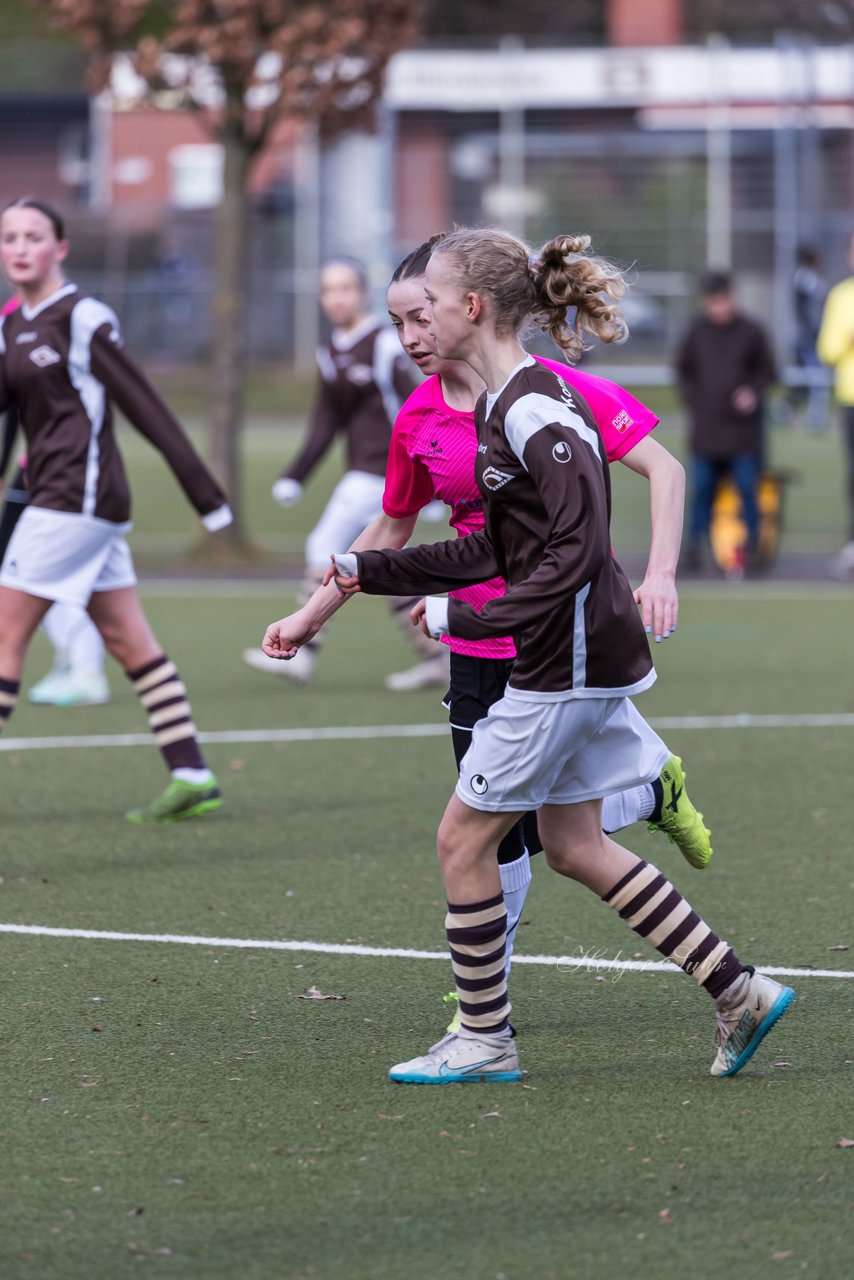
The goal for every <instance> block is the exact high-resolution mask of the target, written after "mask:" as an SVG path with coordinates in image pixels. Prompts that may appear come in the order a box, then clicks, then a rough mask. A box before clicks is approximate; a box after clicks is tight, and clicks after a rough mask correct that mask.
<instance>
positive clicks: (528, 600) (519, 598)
mask: <svg viewBox="0 0 854 1280" xmlns="http://www.w3.org/2000/svg"><path fill="white" fill-rule="evenodd" d="M588 245H589V240H588V238H587V237H572V236H561V237H558V238H557V239H555V240H553V241H551V242H549V243H548V244H546V245H545V246H543V248H542V249H540V250H539V251H538V252H536V253H533V254H532V253H531V251H530V248H529V246H528V245H526V244H524V243H523V242H522V241H520V240H518V239H516V238H515V237H513V236H510V235H508V234H507V233H505V232H502V231H465V230H462V231H458V232H455V233H453V234H451V235H450V236H448V237H446V238H445V239H443V240H442V241H441V242H440V244H438V245H437V246H436V248H435V249H434V251H433V254H432V256H431V259H430V262H429V264H428V267H427V275H426V284H427V297H428V308H427V313H426V314H427V315H428V318H429V328H430V331H431V333H433V335H434V336H435V339H436V344H437V350H438V354H439V355H440V357H443V358H446V359H462V360H465V361H466V362H467V363H468V364H469V365H470V366H471V367H472V368H473V369H474V370H475V371H476V372H477V373H478V374H479V375H480V377H481V378H482V379H483V381H484V382H485V384H486V392H485V393H484V394H483V396H482V397H481V399H480V400H479V401H478V405H477V410H476V425H477V432H478V441H479V444H478V459H477V479H478V485H479V488H480V491H481V494H482V496H483V499H484V504H485V511H486V527H485V529H483V530H482V531H481V532H478V533H473V534H471V535H469V536H468V537H466V538H463V539H458V540H456V541H453V542H445V543H436V544H433V545H426V546H421V547H416V548H408V549H405V550H400V551H395V550H385V551H367V552H358V553H349V554H346V555H336V556H335V557H334V562H335V565H336V567H337V571H338V572H337V577H336V582H337V584H338V586H339V589H340V590H341V591H342V592H344V593H352V592H354V591H358V590H366V591H368V592H373V593H377V594H389V593H391V592H394V593H398V594H400V593H403V592H406V593H410V592H412V593H415V592H419V591H421V592H437V591H447V590H449V589H454V588H459V587H462V586H466V585H469V584H471V583H475V582H483V581H486V580H488V579H490V578H492V577H494V576H496V575H497V574H500V575H501V576H502V577H504V578H505V579H506V580H507V583H508V586H507V590H506V593H505V594H504V595H503V596H501V597H499V598H497V599H495V600H492V601H490V602H489V603H488V604H486V605H485V606H484V607H483V608H481V609H480V611H479V612H478V611H476V610H475V609H474V608H473V607H472V606H471V605H470V604H468V603H465V602H464V601H462V600H459V599H452V600H450V601H448V600H446V599H441V598H438V597H434V598H429V599H428V600H427V601H426V603H425V604H424V605H423V607H421V609H420V610H419V612H421V613H422V614H423V620H424V625H425V628H426V630H427V631H428V632H429V633H431V634H433V635H439V634H449V635H456V636H461V637H463V638H466V639H472V640H475V639H480V638H487V637H490V636H498V635H506V634H508V633H509V634H512V635H513V636H514V639H515V641H516V648H517V654H518V657H517V660H516V664H515V666H514V668H513V671H512V673H511V676H510V679H509V682H508V686H507V690H506V693H505V696H504V697H503V698H502V699H501V700H500V701H499V702H498V703H496V704H494V705H493V706H492V707H491V709H490V713H489V715H488V717H486V719H484V720H481V721H479V722H478V724H477V725H475V728H474V733H473V739H472V745H471V747H470V749H469V751H468V753H467V755H466V756H465V758H464V760H463V762H462V766H461V771H460V779H459V782H458V784H457V787H456V789H455V791H454V794H453V795H452V796H451V799H450V801H449V803H448V806H447V809H446V811H445V815H444V817H443V819H442V822H441V825H440V828H439V835H438V851H439V858H440V862H441V867H442V872H443V876H444V880H445V889H446V894H447V899H448V914H447V917H446V922H445V926H446V935H447V940H448V945H449V949H450V952H451V959H452V963H453V967H454V976H455V981H456V986H457V994H458V996H459V1002H460V1014H461V1028H460V1031H459V1033H456V1034H454V1033H449V1035H447V1036H445V1037H444V1038H443V1039H442V1040H440V1041H439V1042H438V1043H437V1044H435V1045H434V1046H433V1047H432V1048H431V1049H430V1050H429V1051H428V1052H427V1053H426V1054H425V1055H422V1056H420V1057H418V1058H414V1059H412V1060H411V1061H409V1062H405V1063H401V1064H399V1065H398V1066H396V1067H394V1068H392V1071H391V1073H390V1074H391V1078H392V1079H393V1080H399V1081H403V1082H410V1083H431V1084H436V1083H450V1082H455V1081H471V1080H517V1079H519V1078H520V1076H521V1071H520V1069H519V1061H518V1056H517V1052H516V1046H515V1042H514V1039H513V1037H512V1033H511V1029H510V1026H509V1022H508V1018H509V1013H510V1005H509V1001H508V999H507V984H506V975H505V964H504V955H505V935H506V919H507V917H506V911H505V905H504V898H503V894H502V890H501V882H500V878H499V873H498V866H497V860H496V856H495V855H496V848H497V845H498V843H499V841H500V840H501V839H502V838H503V836H504V835H505V834H506V832H507V831H509V830H510V829H511V827H512V826H513V824H514V823H515V822H516V821H517V820H518V817H519V814H520V813H522V812H524V811H525V810H534V809H536V810H539V828H540V836H541V839H542V842H543V846H544V851H545V855H546V859H547V861H548V863H549V865H550V866H551V867H552V868H553V869H554V870H556V871H558V872H559V873H560V874H562V875H565V876H568V877H569V878H571V879H573V880H576V881H578V882H579V883H581V884H583V885H585V886H586V887H587V888H589V889H591V890H593V891H594V892H595V893H597V894H598V895H599V896H600V897H601V898H602V899H603V901H605V902H607V903H608V904H610V905H611V906H612V907H614V908H615V909H616V910H617V911H618V912H619V914H620V916H621V918H622V919H624V920H625V921H626V922H627V924H628V925H629V926H630V927H631V928H632V929H634V930H635V931H636V932H637V933H638V934H639V935H640V936H642V937H644V938H646V939H647V940H648V941H649V942H650V943H652V945H653V946H655V947H656V948H657V950H658V951H659V952H660V953H661V954H662V955H663V956H664V957H665V958H666V959H668V960H671V961H673V962H675V963H676V964H678V965H679V967H680V968H682V969H683V970H684V971H685V972H686V973H688V974H690V975H691V976H692V977H693V978H694V981H695V982H696V983H697V984H698V985H700V986H702V987H704V988H705V989H706V991H707V992H708V993H709V995H710V996H711V997H712V998H713V999H714V1000H715V1002H716V1004H717V1011H718V1032H717V1035H716V1049H717V1052H716V1056H715V1059H714V1062H713V1064H712V1068H711V1070H712V1073H713V1074H714V1075H732V1074H734V1073H735V1072H737V1071H738V1070H740V1069H741V1067H742V1066H743V1065H744V1064H745V1063H746V1062H747V1061H748V1059H749V1058H750V1057H751V1056H752V1054H753V1053H754V1051H755V1050H756V1048H757V1047H758V1045H759V1043H760V1041H761V1040H762V1038H763V1037H764V1035H765V1034H766V1033H767V1032H768V1031H769V1030H770V1029H771V1027H772V1026H773V1025H774V1023H775V1022H776V1021H777V1019H778V1018H779V1017H780V1016H781V1014H782V1013H783V1012H784V1011H785V1009H786V1008H787V1007H788V1005H789V1003H790V1002H791V1000H792V998H793V995H794V993H793V992H792V991H791V990H790V989H789V988H786V987H782V986H780V985H779V984H778V983H776V982H774V981H772V980H771V979H770V978H767V977H764V976H763V975H760V974H757V973H755V972H754V970H753V969H752V968H751V967H750V966H745V965H743V964H742V963H741V961H740V960H739V959H738V957H737V956H736V955H735V953H734V952H733V950H732V948H731V947H730V946H729V945H728V944H727V943H726V942H724V941H722V940H721V939H720V938H719V937H718V936H717V934H715V933H714V932H713V930H712V929H711V928H710V927H709V926H708V925H707V924H706V923H705V922H704V921H703V920H702V919H701V918H700V916H699V915H698V914H697V913H696V912H695V911H694V910H693V909H692V907H691V906H690V904H689V903H688V902H686V901H685V899H684V898H683V897H682V895H681V894H680V893H679V892H678V890H677V889H675V888H674V887H673V885H672V884H671V883H670V882H669V881H668V880H667V878H666V877H665V876H664V875H663V874H662V873H661V872H660V871H659V870H658V869H657V868H656V867H654V866H653V865H652V864H650V863H647V862H645V861H643V860H642V859H640V858H638V857H636V856H635V854H633V853H631V852H629V850H627V849H624V848H622V847H621V846H620V845H617V844H615V843H614V842H613V841H612V840H611V839H610V838H609V837H608V836H607V835H606V834H605V833H604V832H603V830H602V798H603V797H604V796H606V795H609V794H611V793H613V792H615V791H618V790H620V789H621V788H622V787H624V786H625V785H626V784H627V779H629V778H630V779H631V780H632V782H636V781H637V780H638V779H647V780H649V777H650V771H649V763H650V762H649V761H648V760H646V759H645V750H646V747H645V741H644V737H643V735H642V734H639V733H638V731H637V725H636V721H635V716H636V714H637V713H635V712H633V708H632V706H631V703H630V701H629V698H630V697H631V696H632V695H634V694H636V693H639V692H641V691H643V690H644V689H646V688H648V687H649V686H650V684H651V683H652V682H653V680H654V679H655V672H654V669H653V666H652V660H651V657H650V653H649V647H648V644H647V640H646V636H645V633H644V628H643V625H642V623H641V621H640V618H639V617H638V614H637V610H636V607H635V604H634V601H633V598H632V592H631V588H630V587H629V584H628V582H627V581H626V578H625V576H624V574H623V572H622V570H621V569H620V567H619V565H618V563H617V562H616V560H615V559H614V558H613V556H612V554H611V550H610V537H609V517H610V490H609V483H608V468H607V460H606V458H605V455H604V449H603V447H602V440H601V437H600V435H599V432H598V430H597V428H596V425H595V422H594V420H593V417H592V414H591V413H590V411H589V409H588V407H587V405H586V403H585V401H584V400H583V399H582V397H581V396H580V395H579V394H578V392H577V391H576V390H575V389H574V388H570V387H569V385H568V384H567V383H566V381H565V380H564V379H563V378H562V377H561V376H560V375H559V374H558V373H556V372H555V371H554V370H551V369H549V368H547V367H545V366H543V365H541V364H538V363H537V362H536V361H534V360H533V359H532V358H531V357H530V356H528V355H527V353H526V352H525V350H524V349H523V348H522V346H521V344H520V341H519V332H520V330H521V328H522V327H523V325H524V324H525V323H526V322H527V321H528V320H529V319H530V318H534V319H535V320H536V321H537V322H538V323H539V324H540V325H541V327H543V328H544V329H545V330H546V331H547V332H548V333H549V334H550V335H551V336H552V338H554V339H555V340H556V341H557V342H558V343H559V345H560V346H562V347H563V349H564V350H565V351H566V352H567V353H568V354H569V355H570V357H575V356H577V355H578V353H579V351H580V349H581V348H582V346H583V341H584V337H585V334H587V333H590V334H593V335H595V336H597V337H600V338H604V339H605V340H611V341H613V340H614V339H615V338H619V337H621V336H623V334H624V333H625V326H624V323H623V321H622V317H621V315H620V312H619V309H618V305H617V304H618V300H619V297H620V296H621V294H622V292H623V290H624V288H625V284H624V282H623V280H622V278H621V276H620V273H619V271H618V270H617V268H616V267H614V266H613V264H610V263H607V262H604V261H603V260H601V259H597V258H593V257H590V256H588V255H587V253H586V250H587V248H588ZM570 308H572V309H573V312H574V321H573V324H572V325H570V324H569V322H568V320H567V314H568V310H569V309H570Z"/></svg>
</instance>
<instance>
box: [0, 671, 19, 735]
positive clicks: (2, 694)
mask: <svg viewBox="0 0 854 1280" xmlns="http://www.w3.org/2000/svg"><path fill="white" fill-rule="evenodd" d="M20 690H21V682H20V680H4V679H3V678H2V677H0V733H2V732H3V730H4V729H5V727H6V721H7V720H8V719H9V716H10V715H11V714H12V712H13V711H14V710H15V704H16V703H17V701H18V694H19V693H20Z"/></svg>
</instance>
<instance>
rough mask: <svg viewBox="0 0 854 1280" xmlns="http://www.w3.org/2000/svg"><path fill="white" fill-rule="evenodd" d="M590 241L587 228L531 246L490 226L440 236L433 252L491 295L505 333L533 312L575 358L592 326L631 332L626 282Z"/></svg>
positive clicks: (604, 336) (596, 332)
mask: <svg viewBox="0 0 854 1280" xmlns="http://www.w3.org/2000/svg"><path fill="white" fill-rule="evenodd" d="M589 246H590V237H589V236H581V235H573V236H556V237H555V239H554V240H549V242H548V243H547V244H544V245H543V247H542V248H541V249H538V250H536V251H534V252H533V253H532V252H531V250H530V248H529V246H528V245H526V244H525V242H524V241H523V240H520V239H518V238H517V237H516V236H513V235H510V234H509V232H507V231H499V230H496V229H490V228H488V229H486V230H483V231H481V230H466V229H462V230H459V231H452V232H450V233H449V234H447V235H444V236H440V237H438V243H437V244H436V246H435V248H434V249H433V251H432V252H433V253H434V254H442V255H447V256H448V257H449V258H451V259H452V261H453V263H454V266H455V268H456V272H457V275H458V277H459V281H460V284H461V286H462V288H463V290H464V291H468V290H472V291H473V292H475V293H480V294H484V295H486V296H488V297H489V298H490V300H491V302H492V307H493V312H494V316H495V325H496V329H497V331H498V332H499V333H500V332H507V331H511V332H513V333H518V332H519V331H520V330H521V329H522V328H523V326H524V325H525V323H526V321H527V320H533V321H534V323H535V324H537V325H538V326H539V327H540V328H541V329H544V330H545V332H546V333H547V334H548V335H549V337H550V338H551V339H552V340H553V341H554V342H555V343H557V345H558V346H559V347H560V348H561V349H562V350H563V351H564V352H565V353H566V355H567V357H568V358H569V359H570V360H573V361H574V360H577V359H578V358H579V357H580V356H581V354H582V353H583V352H584V351H585V350H586V345H585V342H584V338H585V336H586V335H587V334H590V335H592V336H593V337H596V338H598V339H599V340H600V341H601V342H624V341H625V339H626V338H627V337H628V332H629V330H628V325H627V324H626V321H625V318H624V317H623V314H622V312H621V311H620V308H619V305H618V304H619V300H620V298H621V297H622V296H623V294H624V293H625V292H626V289H627V287H628V285H627V282H626V280H625V279H624V278H623V275H622V272H621V271H620V268H619V267H617V266H616V264H615V263H613V262H609V261H607V259H605V258H598V257H594V256H593V255H590V254H588V253H587V252H586V250H587V249H588V248H589ZM421 248H422V250H423V249H424V248H425V246H422V247H421ZM418 252H421V250H416V253H418ZM404 265H405V263H402V264H401V267H399V268H398V270H399V271H400V270H401V269H402V268H403V266H404ZM395 278H397V275H395ZM569 313H571V315H570V314H569Z"/></svg>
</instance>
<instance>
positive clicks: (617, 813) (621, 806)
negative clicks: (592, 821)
mask: <svg viewBox="0 0 854 1280" xmlns="http://www.w3.org/2000/svg"><path fill="white" fill-rule="evenodd" d="M654 810H655V792H654V791H653V789H652V783H651V782H645V783H643V785H642V786H640V787H629V789H628V791H618V792H617V793H616V795H613V796H606V797H605V799H604V800H603V801H602V830H603V831H605V832H607V833H608V834H609V835H610V833H611V832H612V831H622V829H623V827H630V826H631V825H632V823H634V822H643V820H644V818H650V817H652V814H653V812H654Z"/></svg>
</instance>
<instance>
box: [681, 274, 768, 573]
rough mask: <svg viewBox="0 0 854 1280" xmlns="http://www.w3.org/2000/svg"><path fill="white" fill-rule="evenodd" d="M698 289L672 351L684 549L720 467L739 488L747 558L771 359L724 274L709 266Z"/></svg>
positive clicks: (754, 526)
mask: <svg viewBox="0 0 854 1280" xmlns="http://www.w3.org/2000/svg"><path fill="white" fill-rule="evenodd" d="M701 294H702V307H703V310H702V314H701V315H699V316H697V317H696V319H694V320H693V321H692V322H691V324H690V326H689V327H688V330H687V332H686V334H685V336H684V338H683V339H682V342H681V343H680V346H679V351H678V354H677V358H676V375H677V379H678V384H679V390H680V392H681V394H682V397H683V399H684V400H685V403H686V405H687V406H688V410H689V417H690V445H691V461H692V473H693V502H692V509H691V522H690V527H689V537H690V552H691V555H692V557H693V558H694V559H695V560H696V559H698V558H699V556H700V554H701V549H702V546H703V544H704V543H705V541H706V540H707V539H708V534H709V527H710V525H711V518H712V504H713V502H714V497H715V490H716V488H717V485H718V481H719V479H720V478H721V477H722V476H723V475H726V474H728V475H730V476H731V477H732V480H733V483H734V484H735V485H736V487H737V488H738V491H739V494H740V496H741V504H742V510H743V515H744V523H745V525H746V527H747V545H746V547H745V549H744V550H745V556H746V558H748V559H752V558H753V555H754V553H755V551H756V548H757V544H758V541H759V510H758V506H757V501H756V491H757V483H758V479H759V471H760V467H761V465H762V451H763V442H762V431H763V411H764V393H765V390H766V388H767V387H768V386H769V385H770V384H771V383H772V382H773V381H774V378H775V370H774V359H773V356H772V354H771V349H770V346H769V342H768V339H767V337H766V335H765V332H764V330H763V329H762V328H761V327H760V326H759V325H758V324H757V323H756V321H755V320H751V319H750V317H749V316H746V315H744V314H742V312H741V311H740V310H739V308H738V304H737V302H736V298H735V294H734V292H733V286H732V280H731V278H730V277H729V275H727V274H726V273H725V272H722V271H710V272H709V273H708V274H707V275H706V276H705V277H704V278H703V282H702V287H701Z"/></svg>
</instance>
